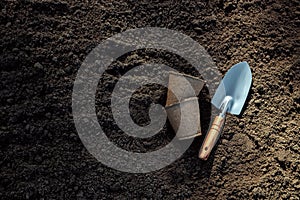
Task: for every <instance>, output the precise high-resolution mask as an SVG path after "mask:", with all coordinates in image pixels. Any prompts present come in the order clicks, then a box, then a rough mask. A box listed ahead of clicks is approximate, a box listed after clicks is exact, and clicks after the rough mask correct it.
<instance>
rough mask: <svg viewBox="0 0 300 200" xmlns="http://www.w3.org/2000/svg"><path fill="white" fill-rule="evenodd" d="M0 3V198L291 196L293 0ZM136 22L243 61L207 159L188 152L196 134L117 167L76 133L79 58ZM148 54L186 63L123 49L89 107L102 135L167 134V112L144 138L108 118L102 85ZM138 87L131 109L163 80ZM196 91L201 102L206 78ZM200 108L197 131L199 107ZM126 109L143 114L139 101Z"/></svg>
mask: <svg viewBox="0 0 300 200" xmlns="http://www.w3.org/2000/svg"><path fill="white" fill-rule="evenodd" d="M0 9H1V11H0V27H1V28H0V35H1V42H0V51H1V52H0V65H1V68H0V69H1V71H0V80H1V84H0V102H1V108H0V121H1V123H0V145H1V152H0V198H1V199H113V198H116V199H125V198H128V199H133V198H136V199H143V198H144V199H151V198H152V199H299V190H300V175H299V174H300V173H299V172H300V147H299V137H300V136H299V132H300V131H299V124H300V115H299V110H300V59H299V55H300V54H299V53H300V52H299V44H300V41H299V40H300V35H299V32H300V30H299V29H300V28H299V27H300V3H299V1H298V0H290V1H281V0H269V1H267V0H262V1H258V0H251V1H246V0H235V1H226V0H212V1H207V0H205V1H199V2H195V1H189V0H187V1H183V2H179V1H164V2H160V1H146V0H141V1H126V2H123V1H115V2H111V1H106V0H104V1H99V2H96V1H76V2H75V1H71V0H69V1H54V0H47V1H38V0H22V1H6V0H4V1H1V2H0ZM145 26H154V27H163V28H169V29H172V30H176V31H180V32H182V33H184V34H186V35H188V36H190V37H192V38H193V39H194V40H196V41H197V42H199V43H200V44H201V45H202V46H204V47H205V48H206V49H207V50H208V52H209V54H210V55H211V56H212V58H213V59H214V61H215V62H216V65H217V66H218V68H219V70H220V72H221V73H222V74H225V72H226V71H227V70H228V69H229V68H230V67H231V66H232V65H233V64H236V63H238V62H240V61H244V60H245V61H248V62H249V64H250V67H251V69H252V73H253V85H252V88H251V91H250V95H249V98H248V101H247V104H246V107H245V111H244V113H243V114H242V115H241V116H238V117H237V116H233V115H228V116H227V121H226V126H225V129H224V133H223V136H222V137H221V139H220V143H219V145H218V146H217V148H216V150H215V151H214V152H213V154H212V155H211V156H210V158H209V160H208V161H201V160H199V159H198V158H197V155H198V150H199V148H200V145H201V142H202V141H203V137H199V138H197V139H195V141H194V142H193V144H192V145H191V147H190V148H189V150H188V151H187V152H186V153H185V154H184V155H183V156H182V157H181V158H180V159H179V160H177V161H176V162H174V163H173V164H171V165H169V166H167V167H165V168H163V169H161V170H159V171H155V172H151V173H147V174H129V173H123V172H120V171H116V170H114V169H111V168H108V167H106V166H104V165H103V164H101V163H100V162H98V161H97V160H96V159H95V158H94V157H93V156H92V155H91V154H89V152H87V150H86V148H85V147H84V146H83V144H82V143H81V140H80V139H79V137H78V134H77V132H76V129H75V125H74V122H73V118H72V108H71V103H72V99H71V95H72V88H73V82H74V80H75V76H76V72H77V70H78V69H79V67H80V65H81V63H82V61H83V60H84V59H85V57H86V56H87V55H88V53H89V52H90V51H91V50H92V49H93V47H95V46H96V45H97V44H99V43H100V42H101V41H103V40H105V39H106V38H108V37H110V36H113V35H114V34H116V33H120V32H122V31H125V30H127V29H131V28H137V27H145ZM148 61H151V62H160V63H166V64H168V65H169V66H173V67H174V68H176V69H178V70H180V71H182V72H184V73H189V74H192V75H195V74H194V73H195V72H194V71H193V70H192V69H191V68H190V66H189V65H188V64H187V63H186V61H184V60H183V59H182V58H179V57H178V56H176V55H173V54H170V53H167V52H159V51H155V50H147V51H135V52H131V53H129V54H128V55H124V56H123V57H122V58H120V59H119V60H118V61H117V62H115V63H114V64H113V66H111V70H109V71H107V73H106V75H105V77H106V78H103V82H102V84H100V85H99V88H100V89H99V91H100V92H99V98H97V110H98V111H99V112H101V113H102V114H101V115H99V116H98V117H99V121H100V123H101V124H102V126H103V127H104V129H105V130H106V131H108V132H107V134H108V135H111V139H112V140H113V141H114V142H116V143H118V145H119V146H121V147H122V148H125V149H128V150H132V151H141V152H144V151H145V150H147V149H151V148H158V147H160V146H163V145H165V144H167V143H168V142H169V141H170V139H171V138H172V137H173V136H174V132H173V131H172V129H171V127H170V125H169V124H167V125H166V127H165V129H164V131H163V133H162V134H161V135H160V136H159V137H153V138H152V140H151V141H147V140H146V141H145V140H143V141H140V140H133V139H132V138H127V137H126V135H124V134H123V133H121V131H120V130H118V128H117V127H116V126H115V125H112V124H113V121H112V117H111V113H110V111H109V109H108V106H109V94H110V92H111V90H112V89H111V88H113V86H114V84H115V83H116V82H117V80H118V78H119V77H120V76H121V75H122V74H124V73H125V72H126V71H128V70H129V69H131V68H133V67H135V66H137V65H139V64H142V63H147V62H148ZM101 86H105V87H107V89H103V88H102V89H101ZM151 88H152V89H151ZM101 91H104V92H103V93H101ZM147 91H157V92H147ZM105 92H106V93H105ZM136 96H137V97H139V98H136V99H133V101H132V106H133V108H132V111H133V112H137V110H139V109H141V108H143V109H144V110H145V109H146V108H147V106H148V105H149V104H150V103H151V102H149V101H156V102H158V103H161V104H163V103H164V101H165V98H166V89H165V88H161V87H160V86H157V85H152V86H149V87H148V89H147V90H146V89H144V90H143V89H141V91H137V93H136ZM141 98H142V100H141ZM143 98H144V100H143ZM200 98H201V99H202V100H203V102H204V105H206V106H204V109H205V107H209V106H207V105H209V103H208V102H209V99H208V94H207V89H204V90H203V91H202V93H201V95H200ZM145 99H146V100H145ZM134 105H139V106H140V107H137V108H135V107H134ZM201 109H202V110H203V107H202V108H201ZM201 114H202V115H201V116H202V121H201V124H202V130H203V131H204V133H205V131H206V130H207V128H208V125H209V124H208V123H209V119H208V117H205V114H203V113H201ZM134 120H136V122H137V123H139V124H144V123H147V120H149V119H148V118H147V113H146V112H144V111H143V112H141V113H140V114H139V115H136V119H134ZM113 133H114V134H113ZM118 133H119V134H118Z"/></svg>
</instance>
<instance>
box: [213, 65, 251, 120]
mask: <svg viewBox="0 0 300 200" xmlns="http://www.w3.org/2000/svg"><path fill="white" fill-rule="evenodd" d="M251 82H252V73H251V70H250V67H249V65H248V63H247V62H241V63H238V64H236V65H234V66H232V67H231V68H230V69H229V70H228V72H227V73H226V74H225V76H224V78H223V79H222V81H221V82H220V85H219V86H218V88H217V90H216V93H215V95H214V96H213V99H212V104H213V105H214V106H215V107H217V108H219V109H221V106H222V103H223V101H224V99H225V97H226V96H230V97H232V100H231V102H230V106H229V107H228V108H227V112H229V113H231V114H234V115H239V114H240V113H241V111H242V108H243V106H244V103H245V101H246V99H247V96H248V92H249V89H250V86H251Z"/></svg>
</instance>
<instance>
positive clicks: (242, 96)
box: [199, 62, 252, 160]
mask: <svg viewBox="0 0 300 200" xmlns="http://www.w3.org/2000/svg"><path fill="white" fill-rule="evenodd" d="M251 82H252V74H251V70H250V67H249V65H248V63H247V62H241V63H238V64H236V65H234V66H232V67H231V68H230V69H229V71H228V72H227V73H226V74H225V76H224V78H223V79H222V81H221V83H220V85H219V86H218V88H217V90H216V93H215V95H214V96H213V99H212V101H211V102H212V104H213V105H214V106H215V107H216V108H218V109H220V110H221V113H220V114H219V115H218V116H216V118H215V119H214V121H213V123H212V125H211V127H210V129H209V131H208V133H207V135H206V137H205V140H204V142H203V144H202V146H201V149H200V152H199V158H201V159H203V160H207V158H208V156H209V154H210V152H211V151H212V149H213V147H214V146H215V144H216V143H217V141H218V139H219V137H220V135H221V132H222V129H223V125H224V122H225V117H226V112H229V113H231V114H234V115H239V114H240V113H241V111H242V108H243V106H244V103H245V101H246V99H247V96H248V92H249V89H250V86H251Z"/></svg>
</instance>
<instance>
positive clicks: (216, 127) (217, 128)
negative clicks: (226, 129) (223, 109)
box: [199, 115, 225, 160]
mask: <svg viewBox="0 0 300 200" xmlns="http://www.w3.org/2000/svg"><path fill="white" fill-rule="evenodd" d="M224 119H225V116H224V117H222V116H220V115H219V116H216V118H215V120H214V121H213V123H212V125H211V127H210V130H209V132H208V133H207V135H206V137H205V140H204V142H203V144H202V146H201V149H200V152H199V158H201V159H203V160H207V158H208V156H209V154H210V152H211V151H212V149H213V148H214V146H215V144H216V143H217V141H218V139H219V137H220V135H221V131H222V127H223V125H224V121H225V120H224Z"/></svg>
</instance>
